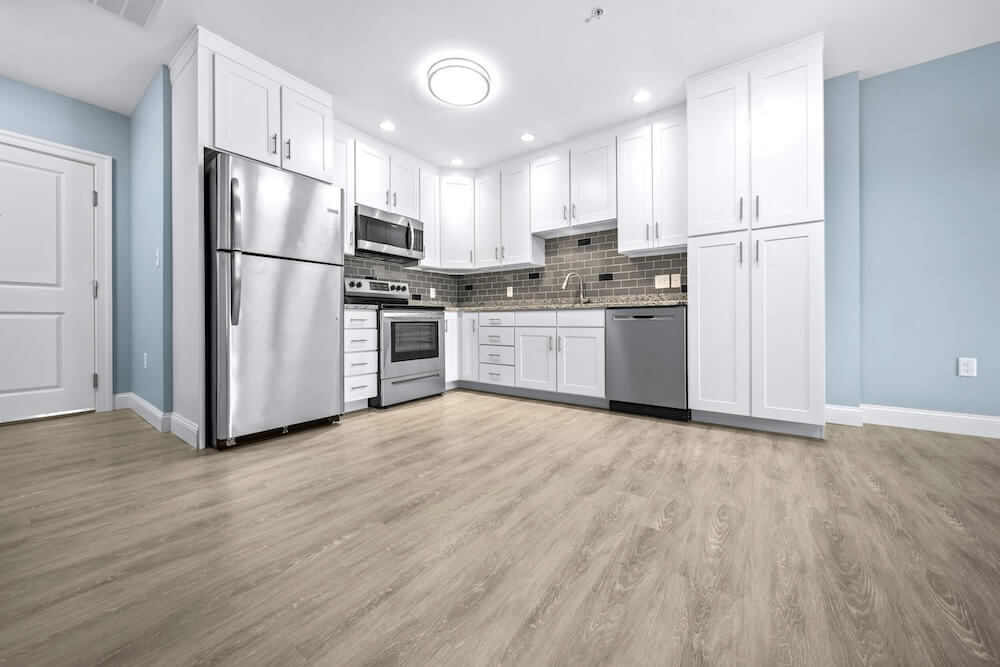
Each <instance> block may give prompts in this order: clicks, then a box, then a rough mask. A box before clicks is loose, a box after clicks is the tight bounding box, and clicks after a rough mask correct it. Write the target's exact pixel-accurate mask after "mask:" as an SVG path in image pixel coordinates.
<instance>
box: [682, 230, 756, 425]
mask: <svg viewBox="0 0 1000 667" xmlns="http://www.w3.org/2000/svg"><path fill="white" fill-rule="evenodd" d="M750 259H751V257H750V247H749V235H748V233H747V232H732V233H729V234H719V235H717V236H705V237H695V238H692V239H690V240H689V241H688V396H689V402H690V407H691V409H692V410H707V411H710V412H724V413H727V414H733V415H749V414H750Z"/></svg>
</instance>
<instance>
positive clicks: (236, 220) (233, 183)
mask: <svg viewBox="0 0 1000 667" xmlns="http://www.w3.org/2000/svg"><path fill="white" fill-rule="evenodd" d="M229 199H230V206H232V210H231V211H230V212H229V243H230V244H231V245H232V247H233V248H235V249H236V250H242V249H243V195H242V194H241V193H240V179H238V178H233V179H231V180H230V182H229Z"/></svg>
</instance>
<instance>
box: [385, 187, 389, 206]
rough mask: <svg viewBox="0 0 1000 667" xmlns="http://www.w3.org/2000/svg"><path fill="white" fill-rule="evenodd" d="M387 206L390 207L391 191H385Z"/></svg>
mask: <svg viewBox="0 0 1000 667" xmlns="http://www.w3.org/2000/svg"><path fill="white" fill-rule="evenodd" d="M385 205H386V206H388V205H389V191H388V190H386V191H385Z"/></svg>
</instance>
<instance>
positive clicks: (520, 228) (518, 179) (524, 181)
mask: <svg viewBox="0 0 1000 667" xmlns="http://www.w3.org/2000/svg"><path fill="white" fill-rule="evenodd" d="M529 173H530V168H529V166H528V163H527V162H512V163H510V164H507V165H504V166H503V167H501V168H500V221H501V222H500V227H501V235H502V238H501V241H500V262H501V264H503V265H504V266H512V265H519V266H544V265H545V239H543V238H540V237H537V236H532V234H531V202H530V201H529V199H530V198H529V196H528V193H529V179H530V176H529Z"/></svg>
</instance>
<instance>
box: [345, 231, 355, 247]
mask: <svg viewBox="0 0 1000 667" xmlns="http://www.w3.org/2000/svg"><path fill="white" fill-rule="evenodd" d="M347 245H350V246H353V245H354V230H351V235H350V236H348V237H347Z"/></svg>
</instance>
